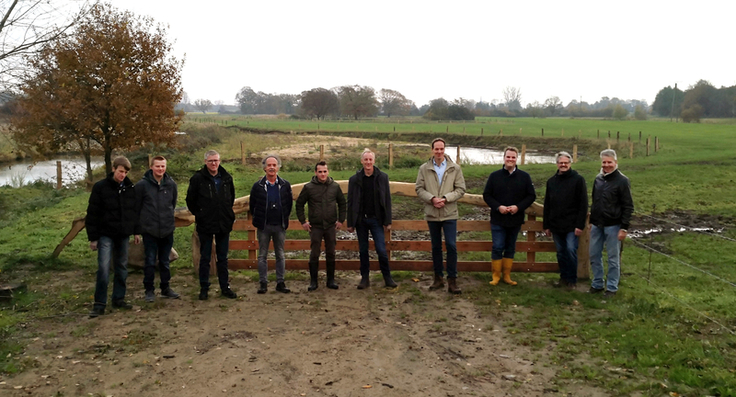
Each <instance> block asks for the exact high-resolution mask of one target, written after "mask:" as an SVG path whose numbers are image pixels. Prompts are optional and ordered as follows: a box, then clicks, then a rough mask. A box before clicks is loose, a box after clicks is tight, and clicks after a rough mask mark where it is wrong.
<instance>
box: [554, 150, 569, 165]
mask: <svg viewBox="0 0 736 397" xmlns="http://www.w3.org/2000/svg"><path fill="white" fill-rule="evenodd" d="M560 157H567V158H569V159H570V164H572V156H570V153H568V152H565V151H562V152H559V153H557V154H556V155H555V163H556V162H558V161H560Z"/></svg>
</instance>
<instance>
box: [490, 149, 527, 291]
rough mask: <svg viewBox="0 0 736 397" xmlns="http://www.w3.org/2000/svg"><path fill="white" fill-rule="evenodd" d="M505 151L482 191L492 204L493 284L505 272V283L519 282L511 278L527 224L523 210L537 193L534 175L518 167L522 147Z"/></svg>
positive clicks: (513, 283) (514, 283)
mask: <svg viewBox="0 0 736 397" xmlns="http://www.w3.org/2000/svg"><path fill="white" fill-rule="evenodd" d="M503 153H504V154H503V168H501V169H500V170H498V171H494V172H493V173H491V175H490V176H489V177H488V182H486V187H485V189H484V190H483V200H485V202H486V204H488V206H489V207H491V235H492V238H493V249H492V251H491V260H492V261H491V266H492V267H493V281H491V285H496V284H498V282H499V281H501V272H502V271H503V281H504V282H505V283H506V284H510V285H516V282H515V281H512V280H511V268H512V267H513V264H514V254H515V253H516V238H517V237H518V235H519V231H520V230H521V225H522V224H523V223H524V211H525V210H526V209H527V208H529V206H530V205H532V203H534V199H535V198H536V197H537V195H536V193H535V192H534V185H532V178H531V177H530V176H529V174H527V173H526V172H524V171H522V170H520V169H518V168H517V167H516V159H517V157H518V156H519V150H518V149H517V148H515V147H511V146H510V147H507V148H506V149H505V150H504V152H503Z"/></svg>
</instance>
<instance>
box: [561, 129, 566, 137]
mask: <svg viewBox="0 0 736 397" xmlns="http://www.w3.org/2000/svg"><path fill="white" fill-rule="evenodd" d="M560 136H565V129H564V128H563V129H562V131H561V132H560Z"/></svg>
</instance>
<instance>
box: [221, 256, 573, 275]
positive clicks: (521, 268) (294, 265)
mask: <svg viewBox="0 0 736 397" xmlns="http://www.w3.org/2000/svg"><path fill="white" fill-rule="evenodd" d="M321 262H322V261H321ZM275 264H276V261H275V260H273V259H269V260H268V268H269V269H270V270H273V269H274V268H275V267H274V266H275ZM228 267H229V268H230V269H235V270H248V269H251V270H254V269H257V268H258V260H257V259H229V260H228ZM335 267H336V268H337V269H338V270H360V261H359V260H357V259H337V260H335ZM320 268H321V269H324V263H321V264H320ZM286 270H309V260H308V259H287V260H286ZM371 270H379V268H378V262H377V261H371ZM391 270H409V271H420V272H431V271H433V267H432V261H431V260H430V261H422V260H392V261H391ZM457 270H458V271H461V272H490V271H491V263H490V262H479V261H458V262H457ZM558 270H559V267H558V266H557V262H535V263H533V264H528V263H525V262H514V268H513V271H515V272H534V273H549V272H556V271H558Z"/></svg>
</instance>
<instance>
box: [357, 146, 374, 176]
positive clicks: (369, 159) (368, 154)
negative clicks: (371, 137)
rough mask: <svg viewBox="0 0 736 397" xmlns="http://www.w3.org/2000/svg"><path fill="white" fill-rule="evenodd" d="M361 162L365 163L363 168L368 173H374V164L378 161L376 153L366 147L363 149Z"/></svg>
mask: <svg viewBox="0 0 736 397" xmlns="http://www.w3.org/2000/svg"><path fill="white" fill-rule="evenodd" d="M360 163H361V164H363V169H364V170H365V171H366V172H367V173H369V174H370V173H372V172H373V165H374V164H375V163H376V154H375V153H373V152H372V151H371V150H370V149H368V148H366V149H365V150H363V154H361V155H360Z"/></svg>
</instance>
